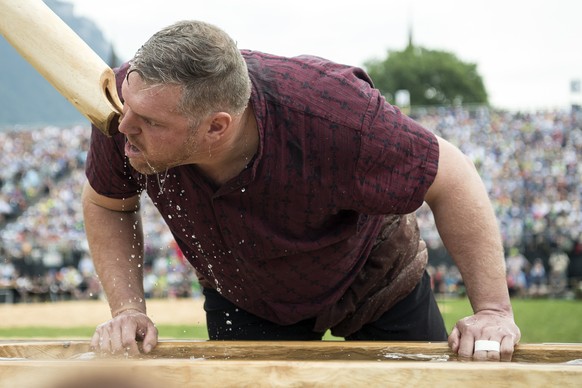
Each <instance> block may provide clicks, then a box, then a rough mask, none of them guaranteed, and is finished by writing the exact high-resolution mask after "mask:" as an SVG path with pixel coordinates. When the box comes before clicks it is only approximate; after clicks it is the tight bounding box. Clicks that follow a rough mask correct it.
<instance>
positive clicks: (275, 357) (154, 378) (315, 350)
mask: <svg viewBox="0 0 582 388" xmlns="http://www.w3.org/2000/svg"><path fill="white" fill-rule="evenodd" d="M198 386H200V387H205V388H206V387H216V386H218V387H244V386H252V387H285V386H294V387H295V386H322V387H359V386H365V387H375V386H384V387H385V386H406V387H408V386H410V387H423V386H431V387H438V386H454V387H459V386H462V387H464V388H465V387H482V386H487V387H507V386H511V387H548V386H556V387H581V386H582V344H522V345H519V346H518V347H517V349H516V351H515V354H514V358H513V361H512V362H504V363H500V362H475V361H461V360H458V359H457V357H456V356H455V355H454V354H452V353H451V352H450V350H449V348H448V346H447V344H446V343H426V342H418V343H416V342H343V341H322V342H266V341H264V342H263V341H261V342H255V341H236V342H230V341H161V342H160V343H159V345H158V347H157V348H156V349H155V350H154V351H153V352H152V353H150V354H149V355H146V356H142V357H139V358H133V359H127V358H125V357H123V356H119V357H117V358H111V357H110V358H103V357H97V356H96V355H95V354H94V353H91V352H90V349H89V343H88V341H32V342H3V343H0V388H14V387H19V388H77V387H83V388H102V387H107V388H138V387H139V388H159V387H161V388H175V387H180V388H183V387H198Z"/></svg>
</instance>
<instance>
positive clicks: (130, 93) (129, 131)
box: [119, 72, 203, 174]
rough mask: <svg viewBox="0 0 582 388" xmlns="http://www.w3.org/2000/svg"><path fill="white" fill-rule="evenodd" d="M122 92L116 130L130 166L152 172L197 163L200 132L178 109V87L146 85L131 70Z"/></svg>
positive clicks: (179, 93)
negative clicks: (122, 139) (120, 135)
mask: <svg viewBox="0 0 582 388" xmlns="http://www.w3.org/2000/svg"><path fill="white" fill-rule="evenodd" d="M122 93H123V97H124V100H125V102H124V106H123V115H122V119H121V122H120V124H119V131H120V132H122V133H123V134H125V136H126V144H125V155H126V156H127V157H128V159H129V161H130V163H131V165H132V167H133V168H135V169H136V170H137V171H139V172H140V173H142V174H154V173H159V172H162V171H164V170H166V169H168V168H171V167H175V166H178V165H183V164H189V163H195V162H196V159H197V153H198V150H199V148H200V147H199V143H200V141H201V140H202V138H201V136H203V131H201V130H200V127H198V128H192V127H191V126H190V123H189V120H188V117H186V116H185V115H184V114H183V113H182V112H180V111H179V109H178V106H179V102H180V97H181V93H182V92H181V89H180V87H179V86H176V85H162V86H149V85H147V84H146V83H145V82H144V81H143V80H142V78H141V77H140V75H139V74H137V73H136V72H132V73H130V74H129V76H128V77H127V78H126V80H125V81H124V83H123V85H122ZM201 126H202V125H201Z"/></svg>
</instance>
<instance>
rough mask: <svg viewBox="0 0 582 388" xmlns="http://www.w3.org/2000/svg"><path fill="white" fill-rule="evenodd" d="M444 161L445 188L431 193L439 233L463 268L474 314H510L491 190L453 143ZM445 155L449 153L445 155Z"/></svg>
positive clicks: (441, 169) (446, 147)
mask: <svg viewBox="0 0 582 388" xmlns="http://www.w3.org/2000/svg"><path fill="white" fill-rule="evenodd" d="M441 149H442V150H444V152H445V155H446V157H444V158H443V157H441V159H439V174H442V176H441V178H443V177H445V178H446V179H445V180H444V181H441V182H440V183H439V184H441V185H443V186H444V187H446V188H445V189H444V190H440V191H437V193H436V194H435V193H434V192H433V193H431V196H430V197H429V200H430V202H429V200H427V202H428V203H429V206H430V207H431V209H432V211H433V213H434V216H435V222H436V225H437V228H438V231H439V234H440V236H441V238H442V240H443V243H444V245H445V247H446V248H447V250H448V252H449V253H450V255H451V256H452V258H453V260H454V261H455V264H456V265H457V266H458V268H459V270H460V272H461V274H462V277H463V280H464V283H465V286H466V290H467V294H468V296H469V299H470V301H471V304H472V306H473V310H474V311H475V312H479V311H482V310H494V311H499V312H501V313H505V314H507V313H511V304H510V300H509V294H508V291H507V283H506V278H505V260H504V255H503V246H502V242H501V235H500V233H499V228H498V225H497V220H496V218H495V214H494V212H493V209H492V206H491V203H490V200H489V198H488V196H487V192H486V189H485V187H484V185H483V183H482V181H481V178H480V177H479V175H478V174H477V171H476V170H475V168H474V166H473V165H472V163H471V162H470V161H469V160H468V159H466V158H465V157H464V156H463V155H462V154H461V153H460V151H458V150H457V149H455V148H454V147H452V146H451V145H450V144H443V145H442V146H441ZM443 156H444V155H443Z"/></svg>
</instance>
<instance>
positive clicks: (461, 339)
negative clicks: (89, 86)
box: [449, 310, 521, 361]
mask: <svg viewBox="0 0 582 388" xmlns="http://www.w3.org/2000/svg"><path fill="white" fill-rule="evenodd" d="M520 338H521V332H520V330H519V328H518V327H517V325H516V324H515V321H514V320H513V316H511V315H501V314H500V313H499V312H498V311H490V310H483V311H479V312H478V313H476V314H475V315H472V316H470V317H466V318H463V319H461V320H459V321H458V322H457V324H456V325H455V327H454V328H453V331H452V332H451V335H449V346H450V348H451V350H452V351H453V352H455V353H457V354H458V355H459V357H461V358H465V359H470V358H472V359H473V360H478V361H486V360H488V361H511V357H512V355H513V350H514V347H515V345H516V344H517V343H519V340H520ZM497 344H499V346H497Z"/></svg>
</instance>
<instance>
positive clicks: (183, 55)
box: [131, 21, 251, 123]
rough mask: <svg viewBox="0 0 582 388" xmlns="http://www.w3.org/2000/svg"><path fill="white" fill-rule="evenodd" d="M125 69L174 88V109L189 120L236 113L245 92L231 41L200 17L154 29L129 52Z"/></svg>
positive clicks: (242, 65)
mask: <svg viewBox="0 0 582 388" xmlns="http://www.w3.org/2000/svg"><path fill="white" fill-rule="evenodd" d="M131 71H136V72H137V73H138V74H139V75H140V76H141V77H142V79H143V80H144V82H145V83H146V84H148V85H152V86H153V85H168V84H171V85H178V86H180V87H181V88H182V100H181V106H180V107H179V109H180V110H181V111H182V112H183V113H184V114H186V115H187V116H189V117H190V118H191V120H192V122H193V123H194V122H199V121H200V120H202V118H203V117H205V116H206V115H208V114H210V113H213V112H219V111H224V112H228V113H231V114H240V113H242V112H243V111H244V109H245V108H246V106H247V104H248V101H249V98H250V94H251V81H250V78H249V74H248V70H247V66H246V62H245V61H244V58H243V57H242V55H241V53H240V50H239V49H238V48H237V46H236V43H235V42H234V41H233V40H232V38H231V37H230V36H229V35H228V34H226V33H225V32H224V31H222V30H221V29H219V28H218V27H216V26H213V25H211V24H208V23H205V22H201V21H180V22H177V23H175V24H173V25H170V26H168V27H166V28H164V29H162V30H160V31H159V32H157V33H155V34H154V35H153V36H152V37H151V38H150V39H149V40H148V41H147V42H146V43H145V44H144V45H143V46H142V47H141V48H140V49H139V50H138V51H137V53H136V54H135V56H134V58H133V60H132V61H131Z"/></svg>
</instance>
